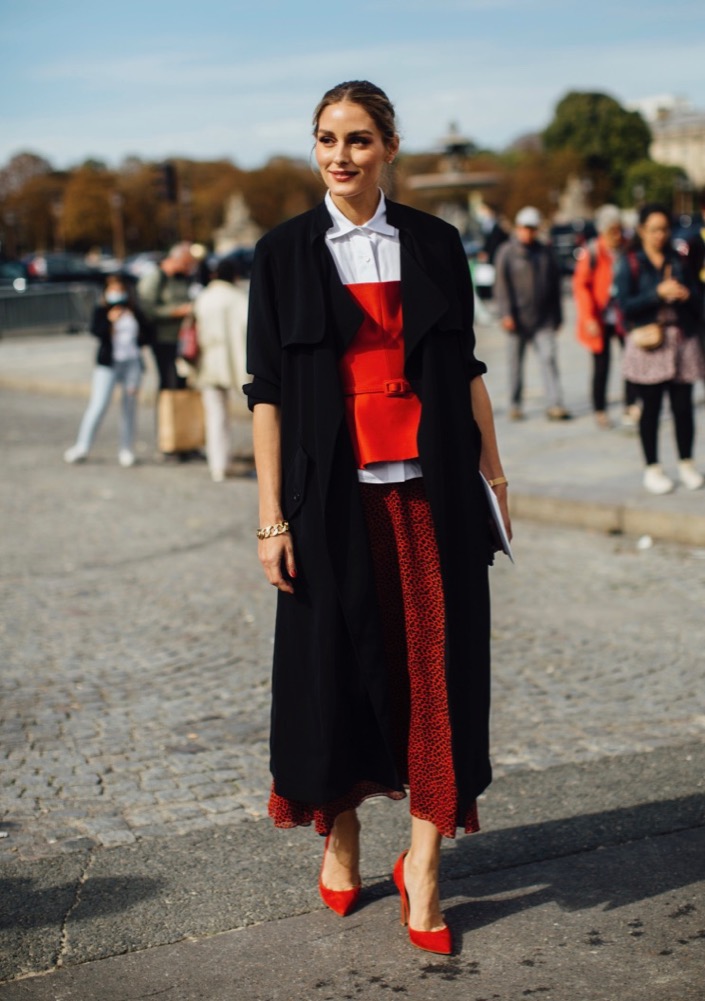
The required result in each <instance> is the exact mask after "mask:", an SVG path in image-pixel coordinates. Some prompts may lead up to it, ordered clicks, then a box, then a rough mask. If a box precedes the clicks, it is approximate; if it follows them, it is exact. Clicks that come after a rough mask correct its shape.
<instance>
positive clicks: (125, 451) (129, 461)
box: [118, 448, 135, 469]
mask: <svg viewBox="0 0 705 1001" xmlns="http://www.w3.org/2000/svg"><path fill="white" fill-rule="evenodd" d="M118 462H119V463H120V465H121V466H124V467H125V468H126V469H127V468H128V467H129V466H134V464H135V456H134V453H133V452H131V451H130V450H129V448H121V449H120V451H119V452H118Z"/></svg>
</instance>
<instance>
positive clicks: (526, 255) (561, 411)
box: [494, 205, 571, 421]
mask: <svg viewBox="0 0 705 1001" xmlns="http://www.w3.org/2000/svg"><path fill="white" fill-rule="evenodd" d="M540 225H541V215H540V213H539V211H538V209H535V208H534V207H533V206H531V205H527V206H526V207H525V208H523V209H521V211H520V212H518V213H517V216H516V219H515V225H514V232H513V234H512V236H511V238H510V239H509V240H508V241H507V242H506V243H504V244H502V246H501V247H500V248H499V250H498V251H497V256H496V258H495V267H496V277H495V292H494V294H495V303H496V305H497V311H498V313H499V316H500V320H501V323H502V327H503V328H504V329H505V330H506V332H507V335H508V338H507V340H508V363H509V393H510V408H509V418H510V420H515V421H518V420H523V418H524V412H523V410H522V397H523V392H524V355H525V353H526V347H527V345H528V344H530V343H531V344H533V346H534V349H535V351H536V354H537V356H538V359H539V364H540V366H541V378H542V380H543V386H544V393H545V396H546V417H547V418H548V419H549V420H551V421H565V420H569V419H570V417H571V415H570V414H569V413H568V411H567V410H566V409H565V407H564V405H563V390H562V389H561V383H560V377H559V374H558V360H557V344H556V334H557V332H558V330H559V329H560V326H561V324H562V322H563V312H562V308H561V275H560V269H559V267H558V263H557V261H556V259H555V258H554V256H553V252H552V251H551V249H550V247H547V246H546V244H544V243H542V242H541V241H540V240H539V239H538V230H539V227H540Z"/></svg>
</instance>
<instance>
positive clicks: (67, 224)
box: [63, 165, 115, 251]
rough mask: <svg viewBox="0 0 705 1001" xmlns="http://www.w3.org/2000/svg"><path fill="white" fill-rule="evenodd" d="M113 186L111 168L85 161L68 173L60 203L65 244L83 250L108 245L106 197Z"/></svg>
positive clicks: (109, 234) (108, 205) (109, 244)
mask: <svg viewBox="0 0 705 1001" xmlns="http://www.w3.org/2000/svg"><path fill="white" fill-rule="evenodd" d="M114 189H115V175H114V174H113V173H112V172H111V171H108V170H103V169H99V168H98V169H96V168H95V167H94V166H92V165H88V166H83V167H79V168H78V169H77V170H74V171H73V172H72V173H71V177H70V180H69V182H68V184H67V185H66V189H65V191H64V203H63V232H64V238H65V241H66V244H67V245H68V246H70V247H72V248H73V249H74V250H83V251H86V250H89V249H90V248H91V247H95V246H99V247H109V246H111V244H112V238H113V230H112V225H111V216H110V212H111V209H110V200H109V199H110V193H111V192H112V191H113V190H114Z"/></svg>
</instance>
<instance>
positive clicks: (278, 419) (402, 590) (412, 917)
mask: <svg viewBox="0 0 705 1001" xmlns="http://www.w3.org/2000/svg"><path fill="white" fill-rule="evenodd" d="M314 138H315V153H316V160H317V163H318V167H319V170H320V172H321V176H322V178H323V180H324V181H325V184H326V186H327V188H328V192H327V194H326V197H325V201H324V202H323V203H322V204H320V205H319V206H318V207H317V208H315V209H312V210H311V211H309V212H306V213H304V214H303V215H301V216H297V217H296V218H294V219H290V220H289V221H288V222H285V223H284V224H283V225H281V226H278V227H277V228H275V229H274V230H272V231H271V232H270V233H268V234H267V235H266V236H265V237H263V238H262V240H260V242H259V244H258V245H257V250H256V253H255V261H254V267H253V273H252V284H251V294H250V319H249V332H248V368H249V369H250V371H251V372H252V374H253V381H252V383H251V384H250V385H249V386H248V387H246V392H247V395H248V398H249V405H250V407H251V408H252V409H253V411H254V415H253V431H254V445H255V458H256V464H257V480H258V485H259V511H260V526H261V527H260V529H259V530H258V532H257V536H258V538H259V540H260V542H259V557H260V560H261V562H262V565H263V568H264V571H265V574H266V577H267V580H268V581H269V582H270V584H272V585H273V586H274V587H276V588H277V589H278V592H279V594H278V604H277V620H276V633H275V646H274V671H273V692H272V694H273V710H272V730H271V751H272V754H271V763H272V773H273V780H274V781H273V787H272V792H271V797H270V815H271V816H272V818H273V819H274V821H275V823H276V824H277V825H278V826H280V827H284V828H291V827H296V826H298V825H309V824H315V828H316V831H317V832H318V833H320V834H324V835H326V836H327V837H326V844H325V848H324V853H323V863H322V867H321V872H320V877H319V892H320V894H321V897H322V899H323V901H324V902H325V903H326V904H327V906H328V907H330V908H331V909H332V910H334V911H336V912H337V913H338V914H341V915H345V914H347V913H349V911H350V910H352V909H353V908H354V906H355V904H356V902H357V900H358V897H359V894H360V869H359V862H360V823H359V820H358V817H357V813H356V808H357V806H358V805H359V804H360V803H361V802H362V801H363V800H364V799H365V798H367V797H368V796H373V795H386V796H388V797H390V798H391V799H402V798H404V795H405V792H404V789H405V786H408V788H409V795H410V807H409V810H410V813H411V847H410V850H409V851H408V852H407V851H404V852H403V853H402V854H401V855H400V857H399V859H398V860H397V863H396V865H395V866H394V870H393V876H394V881H395V883H396V886H397V888H398V889H399V892H400V894H401V898H402V915H403V919H404V923H406V922H407V921H408V924H409V937H410V939H411V941H412V943H413V944H414V945H416V946H418V947H419V948H422V949H427V950H429V951H431V952H438V953H444V954H447V953H449V952H450V951H451V948H452V945H451V935H450V931H449V929H448V927H447V926H446V925H445V923H444V920H443V915H442V914H441V910H440V901H439V885H438V876H439V862H440V841H441V837H442V836H446V837H454V836H455V832H456V828H457V827H461V828H464V829H465V830H466V831H473V830H477V808H476V799H477V797H478V796H479V794H480V792H481V791H482V790H483V789H484V788H485V787H486V786H487V785H488V783H489V781H490V777H491V775H490V762H489V743H488V742H489V734H488V712H489V666H490V665H489V641H490V633H489V625H490V622H489V593H488V563H489V562H490V561H491V560H492V554H493V551H494V549H495V548H496V546H495V544H494V543H493V541H492V538H491V535H490V529H489V521H488V515H489V508H488V501H487V495H486V493H485V488H484V487H483V483H482V480H481V477H480V470H482V471H483V473H484V474H485V476H486V477H487V480H488V481H489V483H488V489H492V490H494V491H496V495H497V496H496V500H497V503H498V505H499V509H500V510H501V512H502V518H503V522H504V524H505V525H506V530H507V532H508V533H509V535H511V528H510V525H509V515H508V510H507V480H506V478H505V477H504V475H503V473H502V466H501V462H500V458H499V454H498V450H497V443H496V437H495V431H494V422H493V418H492V408H491V404H490V401H489V397H488V394H487V390H486V387H485V384H484V381H483V379H482V374H483V373H484V372H485V370H486V367H485V365H484V364H483V363H482V362H480V361H478V359H477V358H476V357H475V353H474V347H475V336H474V332H473V326H472V321H473V294H472V285H471V282H470V275H469V271H468V266H467V261H466V258H465V252H464V250H463V246H462V243H461V240H460V237H459V234H458V231H457V230H456V229H455V228H454V227H452V226H450V225H448V224H447V223H445V222H443V221H441V220H440V219H437V218H435V217H434V216H431V215H427V214H426V213H424V212H419V211H418V210H416V209H412V208H409V207H408V206H405V205H399V204H397V203H395V202H392V201H388V200H387V199H385V197H384V195H383V194H382V191H381V190H380V186H379V185H380V180H381V177H382V175H383V171H384V170H385V169H386V168H385V165H387V164H391V163H392V161H393V160H394V158H395V156H396V154H397V151H398V148H399V136H398V134H397V130H396V125H395V117H394V109H393V107H392V105H391V103H390V101H389V99H388V97H387V95H386V94H385V93H384V92H383V91H382V90H380V89H379V87H376V86H374V85H373V84H371V83H368V82H367V81H352V82H349V83H344V84H340V85H339V86H337V87H334V88H333V89H332V90H330V91H328V92H327V93H326V94H325V95H324V97H323V99H322V101H321V102H320V104H319V105H318V108H317V109H316V111H315V113H314Z"/></svg>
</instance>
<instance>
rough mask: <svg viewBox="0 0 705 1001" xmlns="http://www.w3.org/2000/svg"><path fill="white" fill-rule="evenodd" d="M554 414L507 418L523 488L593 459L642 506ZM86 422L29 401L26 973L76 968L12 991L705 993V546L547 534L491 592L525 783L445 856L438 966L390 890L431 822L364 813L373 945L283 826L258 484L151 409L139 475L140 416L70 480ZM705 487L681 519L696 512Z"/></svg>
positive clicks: (11, 754) (22, 912)
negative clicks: (219, 467) (325, 898)
mask: <svg viewBox="0 0 705 1001" xmlns="http://www.w3.org/2000/svg"><path fill="white" fill-rule="evenodd" d="M484 336H485V337H487V338H491V337H493V336H494V333H493V332H492V331H486V332H485V335H484ZM487 348H488V351H489V352H490V353H491V352H492V351H494V352H498V351H499V350H500V349H499V347H498V346H497V344H496V343H494V342H489V341H488V344H487ZM488 351H485V352H484V353H485V354H488ZM71 371H72V372H73V371H74V369H73V368H72V369H71ZM571 373H572V374H571ZM583 374H584V373H583ZM578 378H582V376H580V377H579V376H578V375H576V374H575V371H574V369H569V371H568V373H567V381H569V382H570V381H571V380H572V383H571V384H577V381H578ZM45 388H46V387H45ZM529 399H530V409H531V413H532V417H531V420H530V421H529V422H527V425H526V426H524V427H521V428H519V427H516V426H510V425H507V424H506V423H503V418H502V412H501V410H502V408H501V404H500V406H499V407H498V409H499V411H500V414H499V426H500V436H501V437H502V438H503V441H504V442H506V448H505V452H508V453H509V454H510V458H509V459H508V465H509V468H510V469H512V470H514V469H516V474H514V473H512V476H513V478H514V479H515V480H516V479H517V477H518V478H519V480H520V486H523V487H527V489H528V490H529V491H530V490H535V491H541V490H543V492H544V494H547V495H550V493H551V490H552V489H554V490H555V487H556V483H558V482H559V475H558V474H559V471H560V469H561V468H562V465H563V464H564V463H565V462H566V461H567V457H568V456H569V454H571V452H572V453H575V454H576V455H579V456H583V457H584V456H585V454H587V453H588V452H589V454H590V456H591V458H590V459H589V462H592V463H593V467H592V468H593V471H594V470H595V469H598V468H600V466H599V463H600V455H602V466H601V468H602V469H603V470H604V469H606V470H607V471H608V474H609V475H608V477H607V478H608V479H609V480H610V484H611V489H614V490H616V491H618V493H619V497H620V503H622V504H627V505H629V506H630V508H632V507H634V505H638V502H639V498H638V497H637V496H635V495H634V494H632V493H630V490H631V489H632V488H631V487H630V486H629V485H628V484H629V482H630V481H631V479H633V478H634V470H633V469H631V467H630V466H629V465H628V463H629V462H630V461H631V459H629V458H627V459H625V458H624V457H621V458H620V450H623V453H624V455H626V456H631V452H632V451H633V450H635V449H636V442H635V441H634V439H633V437H630V436H627V435H624V434H622V433H621V432H617V431H615V432H614V433H611V434H607V435H602V436H600V435H599V434H598V433H597V432H595V431H594V430H593V428H592V423H591V421H590V419H589V416H588V415H586V414H583V415H582V416H581V417H580V418H579V420H578V421H576V422H575V424H573V425H567V426H566V427H556V426H554V425H549V424H547V423H546V422H545V421H543V419H542V418H541V416H540V413H539V412H538V411H539V409H540V402H537V397H536V395H535V393H534V395H533V396H532V395H531V394H530V396H529ZM532 400H533V401H534V402H533V403H531V401H532ZM82 407H83V400H82V399H81V398H80V397H78V396H73V395H70V394H69V395H63V396H55V395H46V394H30V393H26V392H24V393H23V392H13V391H9V390H3V391H2V393H1V394H0V442H1V443H2V454H3V462H4V473H5V475H4V476H3V477H2V479H1V480H0V505H1V508H2V511H3V515H4V517H3V527H4V529H5V531H4V532H3V533H2V536H1V537H0V607H2V622H1V624H0V663H1V664H2V670H1V673H0V688H1V697H0V749H1V750H0V755H1V757H0V832H2V833H4V834H6V835H7V836H6V837H4V838H2V839H0V981H2V980H9V979H11V978H13V977H16V976H17V975H18V974H21V973H24V972H37V971H42V970H55V971H57V970H58V972H55V973H54V974H53V975H52V976H50V977H49V978H44V979H43V978H38V979H31V980H22V979H21V980H17V981H15V982H14V983H8V984H6V985H5V986H4V987H2V986H0V997H2V998H3V1001H5V999H7V1001H14V999H15V998H17V999H22V998H35V999H37V1001H42V999H44V998H46V999H50V998H51V999H52V1001H64V999H66V1001H68V999H71V1001H76V999H78V1001H98V999H100V1001H112V999H113V998H115V999H116V1001H117V999H120V1001H127V999H128V998H137V997H144V996H151V995H152V994H155V993H157V992H159V991H162V992H166V995H165V996H166V997H168V998H170V1001H181V999H191V998H207V999H208V1001H219V999H220V998H221V997H222V998H232V997H235V998H240V997H241V998H243V999H247V1001H254V999H257V1001H259V999H262V1001H279V999H280V998H281V999H286V1001H291V999H292V998H304V997H306V998H309V997H315V998H320V999H324V998H331V999H333V998H334V999H335V1001H338V998H342V997H348V996H354V997H361V998H365V999H366V998H377V997H386V996H388V994H389V993H390V992H396V993H401V994H404V995H405V996H409V997H420V998H421V997H422V998H424V999H426V998H435V997H438V998H444V999H445V998H453V999H455V998H458V999H460V998H463V999H464V1001H465V999H467V998H472V999H476V1001H479V999H481V998H487V999H489V998H497V999H501V1001H519V999H521V998H523V997H528V996H530V995H532V994H537V996H539V997H541V998H542V999H545V1001H567V998H570V999H571V1001H573V999H579V1001H582V999H585V1001H603V999H604V1001H616V999H617V998H619V999H620V1001H642V999H644V1001H645V999H646V998H649V1001H686V999H687V1001H691V999H692V1001H703V997H705V994H703V992H702V991H700V988H699V986H698V985H699V984H700V985H701V982H702V981H701V978H700V977H699V975H698V973H697V971H698V969H702V948H703V944H704V943H705V933H703V930H702V914H703V911H704V910H705V900H704V899H703V886H705V873H703V872H702V863H703V858H705V852H704V851H703V838H702V834H703V823H704V819H705V818H704V817H703V805H702V804H703V776H704V774H705V753H703V742H702V737H703V732H705V712H704V710H703V701H702V696H701V691H702V636H703V632H702V594H703V583H705V550H704V549H703V548H702V547H699V546H693V545H691V546H682V545H677V544H674V543H667V542H659V543H657V544H656V545H654V546H652V547H651V548H648V549H640V548H638V546H637V539H636V537H634V536H630V535H620V536H610V535H608V534H604V533H602V534H599V533H589V532H582V531H579V530H576V529H572V528H568V527H565V526H562V525H560V524H554V525H550V524H536V523H533V522H529V521H524V520H521V519H519V520H518V521H517V523H516V525H515V530H516V541H515V553H516V557H517V563H516V566H514V567H512V566H511V565H510V564H509V563H508V562H507V561H506V560H504V559H501V560H499V561H498V563H497V565H496V567H495V568H494V569H493V571H492V580H493V604H494V701H493V747H494V764H495V772H496V776H497V779H496V782H495V784H494V785H493V786H492V787H491V790H490V792H489V793H488V795H486V796H485V797H483V800H482V804H481V819H482V820H483V825H484V829H485V832H484V833H483V834H481V835H479V836H478V837H477V838H472V839H460V840H458V842H457V843H455V844H453V845H451V844H448V845H446V846H445V851H444V863H443V873H444V879H445V880H446V884H445V892H444V901H445V902H446V903H447V907H448V913H449V916H450V918H451V919H452V920H453V923H454V927H455V928H456V929H462V932H463V936H464V938H463V948H462V952H461V954H460V955H459V956H458V957H456V958H455V959H453V960H452V961H450V963H448V964H444V963H441V962H440V961H439V962H437V963H434V962H433V961H430V960H429V959H428V957H422V956H419V958H418V960H417V959H416V957H413V956H412V957H411V959H409V955H408V951H409V950H408V946H407V945H406V944H405V943H404V939H403V934H401V932H400V933H399V934H396V933H395V934H394V936H393V937H392V938H391V939H390V932H389V927H390V922H391V921H392V920H393V912H394V908H395V906H396V903H395V902H394V901H393V900H389V899H388V898H387V896H386V895H387V894H388V893H389V891H390V884H389V880H388V874H389V868H390V864H391V861H393V857H394V853H395V852H398V850H399V849H400V847H403V846H404V841H405V833H404V831H405V814H406V811H405V807H404V805H403V804H401V805H399V804H397V805H396V806H393V805H391V804H389V803H386V802H380V801H375V802H371V803H369V804H367V805H366V807H365V811H366V817H367V820H368V825H367V830H368V832H369V833H368V834H367V840H366V843H365V861H366V865H365V885H366V900H365V907H364V909H363V911H362V912H361V913H360V915H359V917H357V918H356V919H355V921H354V922H352V923H348V924H347V925H345V926H344V928H342V926H340V925H338V924H335V923H332V924H331V920H330V919H331V916H330V915H328V914H327V913H326V912H325V911H322V910H321V908H320V905H319V902H318V901H317V897H316V893H315V871H316V865H317V858H318V855H319V853H320V845H319V843H318V840H317V839H316V838H314V837H313V836H312V834H311V832H310V831H306V830H303V831H293V832H288V833H284V832H277V831H273V830H272V828H271V825H270V824H269V822H268V820H266V819H265V818H264V813H265V809H266V794H267V789H268V784H269V776H268V770H267V748H266V736H267V713H268V685H269V677H268V675H269V661H270V657H271V643H272V638H271V634H272V613H273V604H272V598H273V596H272V593H271V589H270V588H269V587H268V586H267V585H266V583H265V582H264V579H263V577H262V575H261V573H260V570H259V567H258V565H257V561H256V554H255V545H254V540H253V536H252V529H253V526H254V525H255V522H256V497H255V493H256V484H255V482H254V481H253V480H252V479H248V478H242V479H235V480H229V481H227V482H226V483H224V484H219V485H215V484H212V483H211V482H210V479H209V477H208V475H207V472H206V469H205V466H204V465H203V464H202V463H195V464H185V465H182V466H178V467H165V466H163V465H161V464H159V463H158V462H157V461H156V460H155V458H154V454H153V429H152V426H151V422H152V420H153V415H152V412H151V411H150V410H149V409H148V408H145V410H144V411H143V412H142V414H141V419H142V424H141V429H142V430H141V434H140V442H139V447H138V454H139V456H140V459H141V462H140V464H139V465H138V466H136V467H135V468H134V469H129V470H124V469H121V468H120V467H118V466H117V464H116V462H115V452H116V442H117V432H116V426H115V414H114V413H113V414H111V415H110V416H109V418H108V422H107V424H106V427H105V429H104V431H103V433H102V434H101V437H100V438H99V441H98V445H97V447H96V451H95V456H94V457H93V458H92V461H91V462H90V463H88V464H86V465H85V466H80V467H67V466H65V465H64V464H63V462H62V461H61V452H62V450H63V448H64V447H65V446H66V445H67V444H68V443H70V441H71V440H72V436H73V434H74V432H75V428H76V425H77V422H78V419H79V417H80V413H81V410H82ZM248 434H249V427H248V424H247V422H246V421H242V422H239V423H238V425H237V438H238V441H240V442H245V441H246V440H247V437H248ZM571 435H572V436H573V437H572V438H571ZM600 442H604V443H605V444H604V445H600ZM527 454H528V456H529V458H528V459H527V458H526V456H527ZM542 456H543V457H545V460H544V461H543V467H544V468H543V469H541V468H540V467H541V461H540V460H541V457H542ZM522 457H524V460H523V464H522ZM537 467H538V468H537ZM637 468H638V467H637V466H636V464H635V469H637ZM547 469H548V470H550V471H551V473H552V477H553V478H552V480H551V481H550V482H548V481H547V482H545V483H544V482H543V479H545V478H546V476H547V472H546V470H547ZM527 471H528V472H527ZM532 471H533V476H534V479H533V480H531V475H532ZM586 475H588V478H589V473H588V474H586ZM542 477H543V479H542ZM593 480H594V475H593ZM625 483H626V484H627V485H626V486H625ZM615 484H616V485H615ZM704 497H705V493H704V494H702V495H698V496H695V495H690V496H686V495H684V494H681V495H680V496H678V495H676V496H674V497H672V498H670V501H672V502H675V504H676V505H677V504H681V505H687V506H688V507H687V508H686V507H681V508H677V507H676V508H675V510H676V511H680V512H681V513H680V517H687V516H689V515H690V514H692V513H693V512H696V513H697V509H698V507H701V505H702V501H703V498H704ZM657 501H658V504H659V505H662V507H661V508H660V510H662V511H666V512H667V513H668V516H669V518H671V520H673V514H674V508H671V509H669V508H668V507H666V505H667V504H668V503H669V499H665V498H658V499H657ZM669 510H670V513H669ZM471 899H472V900H473V901H474V903H473V904H472V905H470V904H469V903H468V901H469V900H471ZM231 929H236V931H230V930H231ZM218 932H228V933H229V934H228V935H225V936H220V937H218V938H215V939H209V938H208V937H207V936H210V935H213V934H214V933H218ZM397 939H398V941H397ZM179 940H183V941H182V942H181V944H176V945H168V943H178V942H179ZM157 946H159V947H160V948H156V947H157ZM149 947H155V948H152V949H150V950H149V951H147V952H136V953H133V954H132V955H126V956H124V957H120V956H119V955H118V954H120V953H122V952H126V951H127V952H128V953H129V952H130V951H131V950H145V949H149ZM110 956H116V957H117V958H115V959H114V960H110V961H106V960H105V959H103V962H100V961H99V960H101V958H103V957H110ZM341 956H345V957H346V965H345V966H344V968H342V967H341ZM96 961H98V962H96ZM78 964H87V965H78ZM61 967H63V968H64V969H63V970H62V969H61ZM632 968H636V969H639V970H641V971H642V976H641V978H640V979H632V980H627V981H626V982H625V977H624V973H625V971H627V970H630V969H632ZM233 985H236V986H235V987H234V986H233ZM167 988H168V990H167ZM473 988H474V991H473ZM238 991H239V993H238Z"/></svg>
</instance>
